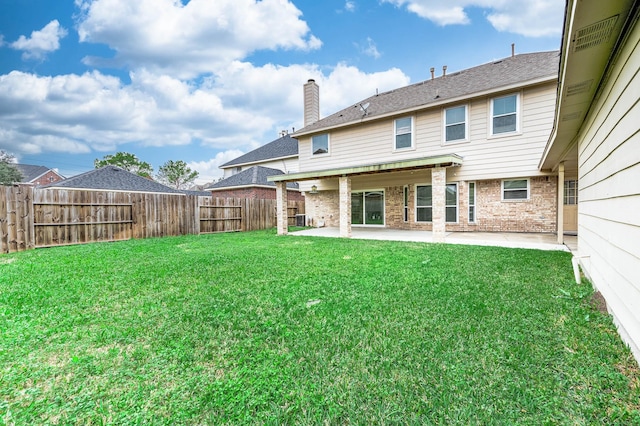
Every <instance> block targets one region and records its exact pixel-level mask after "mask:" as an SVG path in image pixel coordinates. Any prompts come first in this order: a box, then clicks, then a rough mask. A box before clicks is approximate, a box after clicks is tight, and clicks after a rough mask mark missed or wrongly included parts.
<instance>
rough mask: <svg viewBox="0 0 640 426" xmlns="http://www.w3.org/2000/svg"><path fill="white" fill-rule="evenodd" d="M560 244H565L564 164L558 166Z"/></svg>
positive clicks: (558, 226) (558, 227)
mask: <svg viewBox="0 0 640 426" xmlns="http://www.w3.org/2000/svg"><path fill="white" fill-rule="evenodd" d="M557 229H558V244H564V162H562V163H560V164H559V165H558V225H557Z"/></svg>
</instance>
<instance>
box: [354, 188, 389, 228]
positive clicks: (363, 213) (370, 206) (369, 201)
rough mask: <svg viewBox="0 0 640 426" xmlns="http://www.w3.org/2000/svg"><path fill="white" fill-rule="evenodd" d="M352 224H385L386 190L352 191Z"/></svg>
mask: <svg viewBox="0 0 640 426" xmlns="http://www.w3.org/2000/svg"><path fill="white" fill-rule="evenodd" d="M351 224H352V225H384V191H362V192H352V193H351Z"/></svg>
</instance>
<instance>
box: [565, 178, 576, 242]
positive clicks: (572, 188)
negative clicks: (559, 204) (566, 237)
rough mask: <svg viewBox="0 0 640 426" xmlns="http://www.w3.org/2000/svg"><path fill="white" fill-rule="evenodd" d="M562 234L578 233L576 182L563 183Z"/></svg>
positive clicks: (566, 181)
mask: <svg viewBox="0 0 640 426" xmlns="http://www.w3.org/2000/svg"><path fill="white" fill-rule="evenodd" d="M563 209H564V211H563V218H564V220H563V227H564V232H571V233H574V232H578V181H577V180H565V181H564V206H563Z"/></svg>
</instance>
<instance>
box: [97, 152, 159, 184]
mask: <svg viewBox="0 0 640 426" xmlns="http://www.w3.org/2000/svg"><path fill="white" fill-rule="evenodd" d="M93 165H94V166H95V168H96V169H99V168H100V167H104V166H118V167H120V168H122V169H125V170H127V171H129V172H131V173H135V174H137V175H138V176H142V177H145V178H147V179H152V176H153V167H151V164H149V163H147V162H146V161H140V160H139V159H138V157H136V155H135V154H130V153H128V152H116V153H115V154H113V155H105V156H104V157H103V158H102V160H99V159H95V160H94V161H93Z"/></svg>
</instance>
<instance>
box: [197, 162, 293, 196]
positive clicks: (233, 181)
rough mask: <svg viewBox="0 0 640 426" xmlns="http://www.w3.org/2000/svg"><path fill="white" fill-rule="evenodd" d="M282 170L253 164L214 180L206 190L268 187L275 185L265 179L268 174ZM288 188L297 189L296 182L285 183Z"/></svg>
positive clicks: (272, 174) (279, 172)
mask: <svg viewBox="0 0 640 426" xmlns="http://www.w3.org/2000/svg"><path fill="white" fill-rule="evenodd" d="M283 174H284V172H283V171H282V170H278V169H272V168H269V167H263V166H253V167H250V168H248V169H247V170H243V171H242V172H240V173H238V174H235V175H233V176H229V177H228V178H226V179H223V180H221V181H220V182H216V183H215V184H213V185H212V186H210V187H209V188H207V189H208V190H211V191H215V190H221V189H235V188H246V187H252V186H263V187H268V188H274V189H275V187H276V184H275V183H274V182H269V181H267V178H268V177H269V176H276V175H283ZM287 188H288V189H298V184H297V183H294V182H288V183H287Z"/></svg>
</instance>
